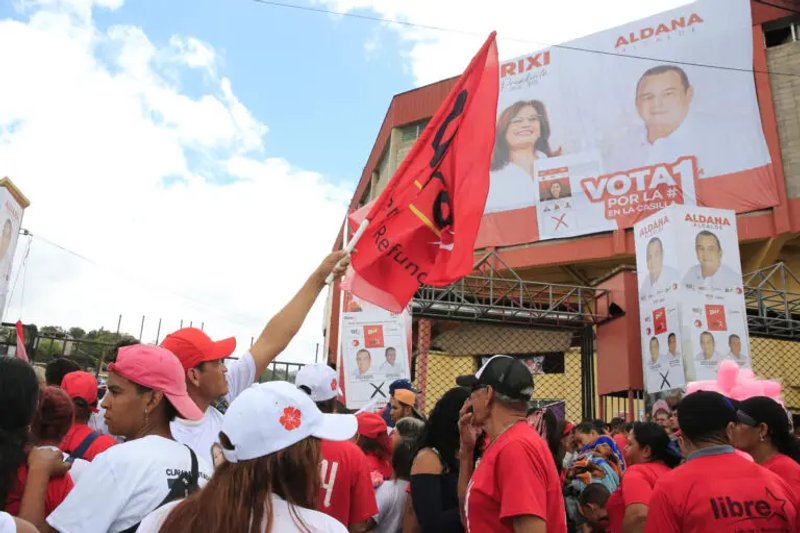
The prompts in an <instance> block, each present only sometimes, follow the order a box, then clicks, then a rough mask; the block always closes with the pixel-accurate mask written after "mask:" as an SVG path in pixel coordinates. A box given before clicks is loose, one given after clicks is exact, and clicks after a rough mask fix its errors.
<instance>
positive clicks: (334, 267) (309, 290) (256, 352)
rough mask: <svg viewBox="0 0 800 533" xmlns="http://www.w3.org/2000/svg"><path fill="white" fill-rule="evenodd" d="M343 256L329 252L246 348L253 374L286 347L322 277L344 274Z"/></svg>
mask: <svg viewBox="0 0 800 533" xmlns="http://www.w3.org/2000/svg"><path fill="white" fill-rule="evenodd" d="M345 255H346V253H345V252H344V251H343V250H339V251H336V252H333V253H331V254H329V255H328V257H326V258H325V259H324V260H323V261H322V263H321V264H320V265H319V267H317V269H316V270H315V271H314V273H313V274H311V276H310V277H309V278H308V280H306V282H305V283H304V284H303V286H302V287H301V288H300V290H299V291H297V294H295V295H294V297H293V298H292V299H291V300H290V301H289V303H287V304H286V305H285V306H284V307H283V309H281V310H280V311H279V312H278V314H276V315H275V316H274V317H272V319H271V320H270V321H269V322H267V325H266V326H265V327H264V331H262V332H261V335H260V336H259V337H258V340H257V341H256V343H255V344H254V345H253V347H252V348H251V349H250V353H251V354H252V356H253V360H254V361H255V363H256V376H260V375H261V374H263V373H264V370H266V368H267V365H269V364H270V363H271V362H272V361H273V360H274V359H275V358H276V357H278V355H279V354H280V353H281V352H282V351H283V350H284V349H286V346H287V345H288V344H289V342H290V341H291V340H292V338H294V336H295V335H296V334H297V332H298V331H299V330H300V326H302V325H303V321H305V319H306V315H308V312H309V311H310V310H311V307H312V306H313V305H314V302H315V301H316V300H317V296H319V293H320V292H321V291H322V289H323V288H324V287H325V278H326V277H328V274H330V273H331V272H332V273H333V275H334V278H338V277H340V276H341V275H342V274H344V272H345V270H346V269H347V265H349V260H348V259H347V258H346V257H345ZM339 261H342V262H341V264H337V263H339Z"/></svg>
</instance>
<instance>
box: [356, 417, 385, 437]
mask: <svg viewBox="0 0 800 533" xmlns="http://www.w3.org/2000/svg"><path fill="white" fill-rule="evenodd" d="M356 420H358V434H359V435H363V436H365V437H369V438H371V439H376V438H378V437H379V436H380V435H381V434H383V435H387V433H386V421H385V420H384V419H383V417H382V416H381V415H379V414H377V413H358V414H357V415H356Z"/></svg>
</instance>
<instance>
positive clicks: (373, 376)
mask: <svg viewBox="0 0 800 533" xmlns="http://www.w3.org/2000/svg"><path fill="white" fill-rule="evenodd" d="M343 292H344V297H343V308H342V318H341V321H340V336H339V339H340V342H341V349H340V362H339V364H340V368H341V371H342V374H343V381H344V385H345V386H344V394H345V405H346V406H347V408H348V409H361V408H363V407H364V406H367V405H370V404H373V405H374V406H375V407H376V408H379V407H381V406H383V405H385V404H386V402H388V401H389V385H390V384H391V383H392V382H393V381H394V380H396V379H401V378H405V379H410V377H411V370H410V365H411V359H410V354H411V349H410V342H411V333H410V326H411V313H410V311H405V312H403V313H399V314H395V313H390V312H389V311H387V310H385V309H381V308H380V307H378V306H376V305H373V304H371V303H369V302H366V301H364V300H361V299H360V298H358V297H356V296H354V295H353V294H352V293H350V292H349V291H343Z"/></svg>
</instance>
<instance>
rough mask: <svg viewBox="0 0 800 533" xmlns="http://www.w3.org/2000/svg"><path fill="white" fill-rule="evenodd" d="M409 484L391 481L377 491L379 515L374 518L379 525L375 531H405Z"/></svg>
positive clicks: (384, 483) (393, 532)
mask: <svg viewBox="0 0 800 533" xmlns="http://www.w3.org/2000/svg"><path fill="white" fill-rule="evenodd" d="M408 484H409V482H408V481H403V480H401V479H390V480H388V481H385V482H383V484H381V486H380V487H378V488H377V489H376V490H375V501H376V502H377V503H378V514H376V515H375V516H373V517H372V518H373V519H374V520H375V523H376V524H377V525H376V526H375V531H379V532H380V533H399V532H400V531H402V530H403V517H404V516H405V511H406V500H407V499H408V492H406V489H408Z"/></svg>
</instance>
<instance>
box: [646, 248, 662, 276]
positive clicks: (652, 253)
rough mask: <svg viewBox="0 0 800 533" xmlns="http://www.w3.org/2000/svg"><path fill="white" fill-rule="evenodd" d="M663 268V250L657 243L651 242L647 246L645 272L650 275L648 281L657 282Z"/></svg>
mask: <svg viewBox="0 0 800 533" xmlns="http://www.w3.org/2000/svg"><path fill="white" fill-rule="evenodd" d="M663 267H664V250H662V249H661V243H660V242H659V241H652V242H651V243H649V244H648V245H647V271H648V272H649V273H650V281H653V282H655V281H656V280H658V276H660V275H661V269H662V268H663Z"/></svg>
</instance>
